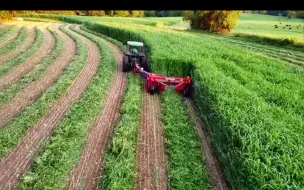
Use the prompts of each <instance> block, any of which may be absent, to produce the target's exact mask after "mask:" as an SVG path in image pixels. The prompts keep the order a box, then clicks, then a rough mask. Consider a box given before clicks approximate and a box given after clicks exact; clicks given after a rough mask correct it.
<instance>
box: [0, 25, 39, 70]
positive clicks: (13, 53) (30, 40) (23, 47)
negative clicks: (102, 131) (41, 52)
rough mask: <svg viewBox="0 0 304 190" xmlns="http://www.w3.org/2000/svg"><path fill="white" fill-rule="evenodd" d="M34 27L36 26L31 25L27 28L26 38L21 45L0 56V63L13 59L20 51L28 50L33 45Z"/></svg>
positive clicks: (34, 37)
mask: <svg viewBox="0 0 304 190" xmlns="http://www.w3.org/2000/svg"><path fill="white" fill-rule="evenodd" d="M36 27H37V26H33V27H31V28H30V29H28V35H27V37H26V40H25V42H24V43H23V44H22V45H21V46H18V47H16V49H15V50H13V51H11V52H9V53H7V54H5V55H3V56H1V57H0V65H2V64H4V63H6V62H8V61H10V60H12V59H14V58H15V57H17V56H18V55H20V54H21V53H23V52H25V51H26V50H28V49H29V48H30V47H31V46H32V45H33V43H34V42H35V39H36Z"/></svg>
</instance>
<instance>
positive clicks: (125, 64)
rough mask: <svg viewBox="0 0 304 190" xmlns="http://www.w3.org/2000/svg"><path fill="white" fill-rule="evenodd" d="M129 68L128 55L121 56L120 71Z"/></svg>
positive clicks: (128, 69)
mask: <svg viewBox="0 0 304 190" xmlns="http://www.w3.org/2000/svg"><path fill="white" fill-rule="evenodd" d="M130 70H131V67H130V64H129V57H128V56H126V55H123V57H122V72H128V71H130Z"/></svg>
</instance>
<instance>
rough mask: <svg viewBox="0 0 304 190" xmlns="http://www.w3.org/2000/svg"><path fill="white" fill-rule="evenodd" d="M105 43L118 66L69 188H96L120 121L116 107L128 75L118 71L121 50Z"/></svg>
mask: <svg viewBox="0 0 304 190" xmlns="http://www.w3.org/2000/svg"><path fill="white" fill-rule="evenodd" d="M106 43H107V44H108V45H109V46H110V47H111V48H112V49H113V52H114V54H115V57H116V61H117V63H118V65H117V71H116V78H115V79H114V81H113V86H112V88H111V90H110V92H109V94H108V96H107V100H106V104H105V107H104V109H103V110H102V112H101V113H100V115H99V117H98V119H97V120H96V122H95V123H94V124H93V125H92V126H91V129H90V133H89V135H88V137H87V138H88V139H87V143H86V146H85V149H84V152H83V154H82V157H81V159H80V161H79V162H78V163H77V165H76V166H75V168H74V170H73V171H72V173H71V177H70V182H69V185H68V189H76V188H80V187H82V186H83V185H84V186H85V187H86V189H97V187H98V184H99V177H100V176H101V175H102V159H103V153H104V151H105V149H106V147H107V145H108V143H109V140H110V139H111V135H112V132H113V129H114V126H115V124H116V122H117V121H118V118H119V108H120V106H121V103H122V100H123V97H124V94H125V90H126V87H127V75H126V73H122V72H121V67H122V64H121V57H122V54H121V52H120V50H119V49H118V48H117V47H116V46H114V45H113V44H111V43H109V42H106ZM83 180H84V181H83Z"/></svg>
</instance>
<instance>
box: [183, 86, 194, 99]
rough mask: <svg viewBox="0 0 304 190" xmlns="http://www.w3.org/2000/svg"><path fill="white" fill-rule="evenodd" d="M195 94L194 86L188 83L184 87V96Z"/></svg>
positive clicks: (188, 96)
mask: <svg viewBox="0 0 304 190" xmlns="http://www.w3.org/2000/svg"><path fill="white" fill-rule="evenodd" d="M192 95H193V87H192V86H190V85H186V86H185V88H184V96H185V97H187V98H190V97H192Z"/></svg>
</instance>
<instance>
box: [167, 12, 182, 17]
mask: <svg viewBox="0 0 304 190" xmlns="http://www.w3.org/2000/svg"><path fill="white" fill-rule="evenodd" d="M168 16H169V17H179V16H182V11H168Z"/></svg>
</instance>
